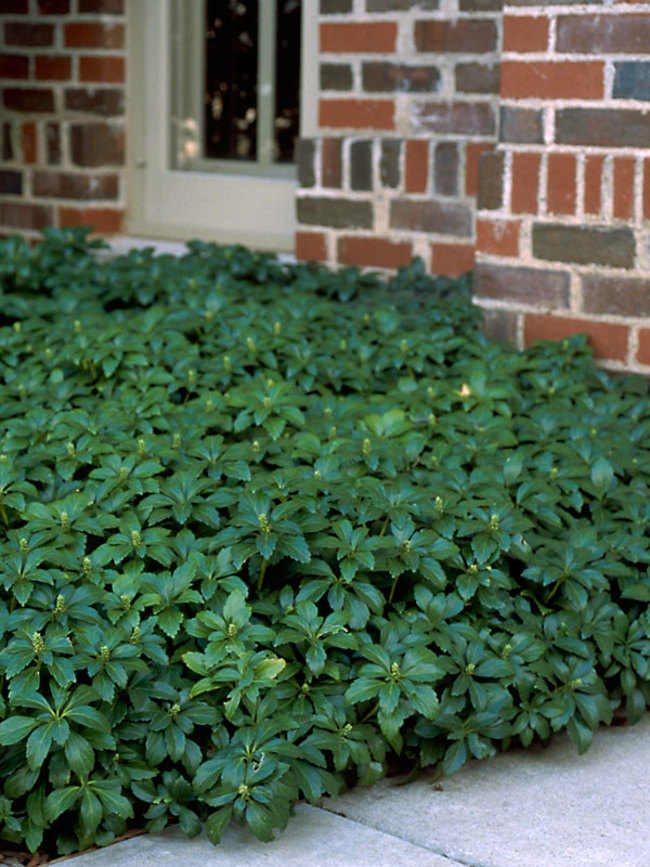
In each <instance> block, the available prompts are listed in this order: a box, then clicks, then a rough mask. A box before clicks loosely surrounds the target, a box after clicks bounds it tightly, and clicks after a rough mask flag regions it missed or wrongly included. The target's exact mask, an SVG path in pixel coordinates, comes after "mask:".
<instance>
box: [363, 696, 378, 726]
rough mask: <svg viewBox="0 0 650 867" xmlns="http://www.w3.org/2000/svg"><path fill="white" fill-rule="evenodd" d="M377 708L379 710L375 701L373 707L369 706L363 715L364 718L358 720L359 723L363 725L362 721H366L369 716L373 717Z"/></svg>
mask: <svg viewBox="0 0 650 867" xmlns="http://www.w3.org/2000/svg"><path fill="white" fill-rule="evenodd" d="M378 710H379V702H377V703H376V704H375V706H374V707H371V708H370V710H369V711H368V713H367V714H366V715H365V716H364V718H363V719H362V720H360V721H359V725H363V724H364V722H367V721H368V720H369V719H370V718H371V717H373V716H374V715H375V714H376V713H377V711H378Z"/></svg>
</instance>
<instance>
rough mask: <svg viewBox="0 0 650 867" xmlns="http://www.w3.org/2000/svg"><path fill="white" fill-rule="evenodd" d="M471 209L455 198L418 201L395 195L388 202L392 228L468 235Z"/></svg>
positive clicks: (469, 233)
mask: <svg viewBox="0 0 650 867" xmlns="http://www.w3.org/2000/svg"><path fill="white" fill-rule="evenodd" d="M472 222H473V221H472V213H471V211H470V209H469V208H467V207H466V206H465V205H460V204H457V203H455V202H453V203H452V202H432V201H426V202H419V201H413V200H410V199H394V200H393V201H392V202H391V204H390V227H391V229H410V230H412V231H414V232H439V233H441V234H444V235H454V236H456V237H461V238H468V237H470V236H471V234H472Z"/></svg>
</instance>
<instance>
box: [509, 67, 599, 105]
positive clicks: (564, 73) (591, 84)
mask: <svg viewBox="0 0 650 867" xmlns="http://www.w3.org/2000/svg"><path fill="white" fill-rule="evenodd" d="M604 69H605V65H604V63H600V62H597V61H582V60H577V61H573V60H566V61H563V60H560V61H551V62H545V61H544V62H541V61H540V62H530V61H521V62H520V61H513V60H504V61H503V63H502V64H501V96H502V97H505V98H507V99H529V98H535V99H602V97H603V92H604Z"/></svg>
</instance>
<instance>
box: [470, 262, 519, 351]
mask: <svg viewBox="0 0 650 867" xmlns="http://www.w3.org/2000/svg"><path fill="white" fill-rule="evenodd" d="M474 275H476V271H474ZM474 279H476V276H475V277H474ZM481 313H482V315H483V321H482V322H481V324H480V325H479V328H480V330H481V331H482V332H483V334H485V336H486V337H489V339H490V340H498V341H499V342H500V343H516V341H517V314H516V313H513V312H512V311H511V310H496V309H494V308H493V307H492V308H490V307H488V308H487V309H485V310H481Z"/></svg>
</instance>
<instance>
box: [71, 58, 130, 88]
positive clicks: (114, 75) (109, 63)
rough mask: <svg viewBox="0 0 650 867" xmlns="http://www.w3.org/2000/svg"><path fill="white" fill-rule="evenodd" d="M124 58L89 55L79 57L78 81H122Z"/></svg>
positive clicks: (123, 76) (112, 82) (116, 82)
mask: <svg viewBox="0 0 650 867" xmlns="http://www.w3.org/2000/svg"><path fill="white" fill-rule="evenodd" d="M124 78H125V75H124V58H123V57H115V56H110V55H109V56H105V57H101V56H90V57H80V58H79V81H98V82H103V83H106V84H108V83H110V84H121V83H122V82H123V81H124Z"/></svg>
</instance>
